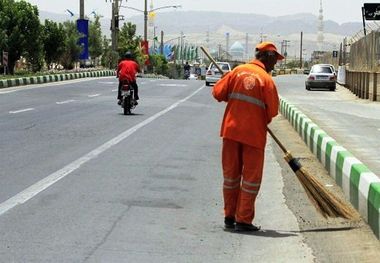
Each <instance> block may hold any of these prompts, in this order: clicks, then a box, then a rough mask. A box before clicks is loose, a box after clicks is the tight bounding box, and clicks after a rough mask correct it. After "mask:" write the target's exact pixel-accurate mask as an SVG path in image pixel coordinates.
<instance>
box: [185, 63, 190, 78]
mask: <svg viewBox="0 0 380 263" xmlns="http://www.w3.org/2000/svg"><path fill="white" fill-rule="evenodd" d="M183 73H184V76H185V79H188V78H189V77H190V65H189V62H187V61H186V63H185V65H184V66H183Z"/></svg>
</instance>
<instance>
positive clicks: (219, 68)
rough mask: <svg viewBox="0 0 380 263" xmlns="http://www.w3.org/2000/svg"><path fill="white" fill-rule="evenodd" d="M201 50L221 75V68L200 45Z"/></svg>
mask: <svg viewBox="0 0 380 263" xmlns="http://www.w3.org/2000/svg"><path fill="white" fill-rule="evenodd" d="M201 50H202V51H203V53H205V55H206V56H207V57H208V59H209V60H210V61H211V62H212V63H213V64H214V65H215V67H216V68H217V69H218V70H219V72H220V74H222V75H223V74H224V72H223V70H222V68H221V67H220V66H219V65H218V64H217V63H216V61H215V59H214V58H213V57H212V56H211V55H210V53H208V51H207V50H206V48H204V47H203V46H201Z"/></svg>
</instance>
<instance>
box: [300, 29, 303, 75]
mask: <svg viewBox="0 0 380 263" xmlns="http://www.w3.org/2000/svg"><path fill="white" fill-rule="evenodd" d="M302 40H303V32H302V31H301V44H300V68H302V65H303V63H302V50H303V48H302Z"/></svg>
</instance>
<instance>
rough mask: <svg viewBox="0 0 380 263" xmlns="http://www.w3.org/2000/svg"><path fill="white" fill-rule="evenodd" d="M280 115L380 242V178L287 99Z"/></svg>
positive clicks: (282, 101)
mask: <svg viewBox="0 0 380 263" xmlns="http://www.w3.org/2000/svg"><path fill="white" fill-rule="evenodd" d="M280 112H281V114H282V115H283V116H284V117H285V118H287V119H288V121H289V122H290V123H291V125H292V126H293V127H294V129H295V130H296V131H297V132H298V134H299V135H300V136H301V137H302V139H303V140H304V142H305V143H306V145H307V146H308V147H309V149H310V151H311V152H312V153H314V154H315V156H316V157H317V158H318V159H319V161H320V162H321V163H322V164H323V165H324V167H325V168H326V170H327V171H328V172H329V174H330V176H331V177H332V178H334V179H335V181H336V183H337V184H338V185H339V186H340V187H341V188H342V189H343V192H344V194H345V196H346V198H347V199H348V200H349V201H350V202H351V203H352V205H353V206H354V207H355V208H356V209H357V210H358V211H359V213H360V214H361V215H362V216H363V218H364V219H365V220H366V221H367V223H368V224H369V226H370V227H371V229H372V231H373V232H374V233H375V235H376V237H377V238H378V239H380V178H379V177H378V176H377V175H376V174H374V173H373V172H372V171H370V170H369V169H368V168H367V167H366V166H365V165H364V164H363V163H362V162H361V161H360V160H358V159H357V158H355V157H354V156H353V155H352V154H351V153H350V152H349V151H348V150H347V149H345V148H344V147H343V146H341V145H339V144H338V143H337V142H336V141H335V140H334V139H333V138H332V137H330V136H329V135H328V134H327V133H326V132H325V131H323V130H322V129H321V128H319V127H318V126H317V125H316V124H315V123H314V122H313V121H312V120H311V119H310V118H308V117H307V116H306V115H305V114H303V113H302V112H301V111H300V110H299V109H298V108H297V107H295V106H294V105H293V104H291V103H289V102H288V101H286V100H285V99H283V98H281V99H280Z"/></svg>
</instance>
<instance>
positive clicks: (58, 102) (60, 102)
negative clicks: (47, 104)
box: [56, 100, 75, 105]
mask: <svg viewBox="0 0 380 263" xmlns="http://www.w3.org/2000/svg"><path fill="white" fill-rule="evenodd" d="M74 101H75V100H64V101H57V102H56V103H57V104H58V105H60V104H67V103H70V102H74Z"/></svg>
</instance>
